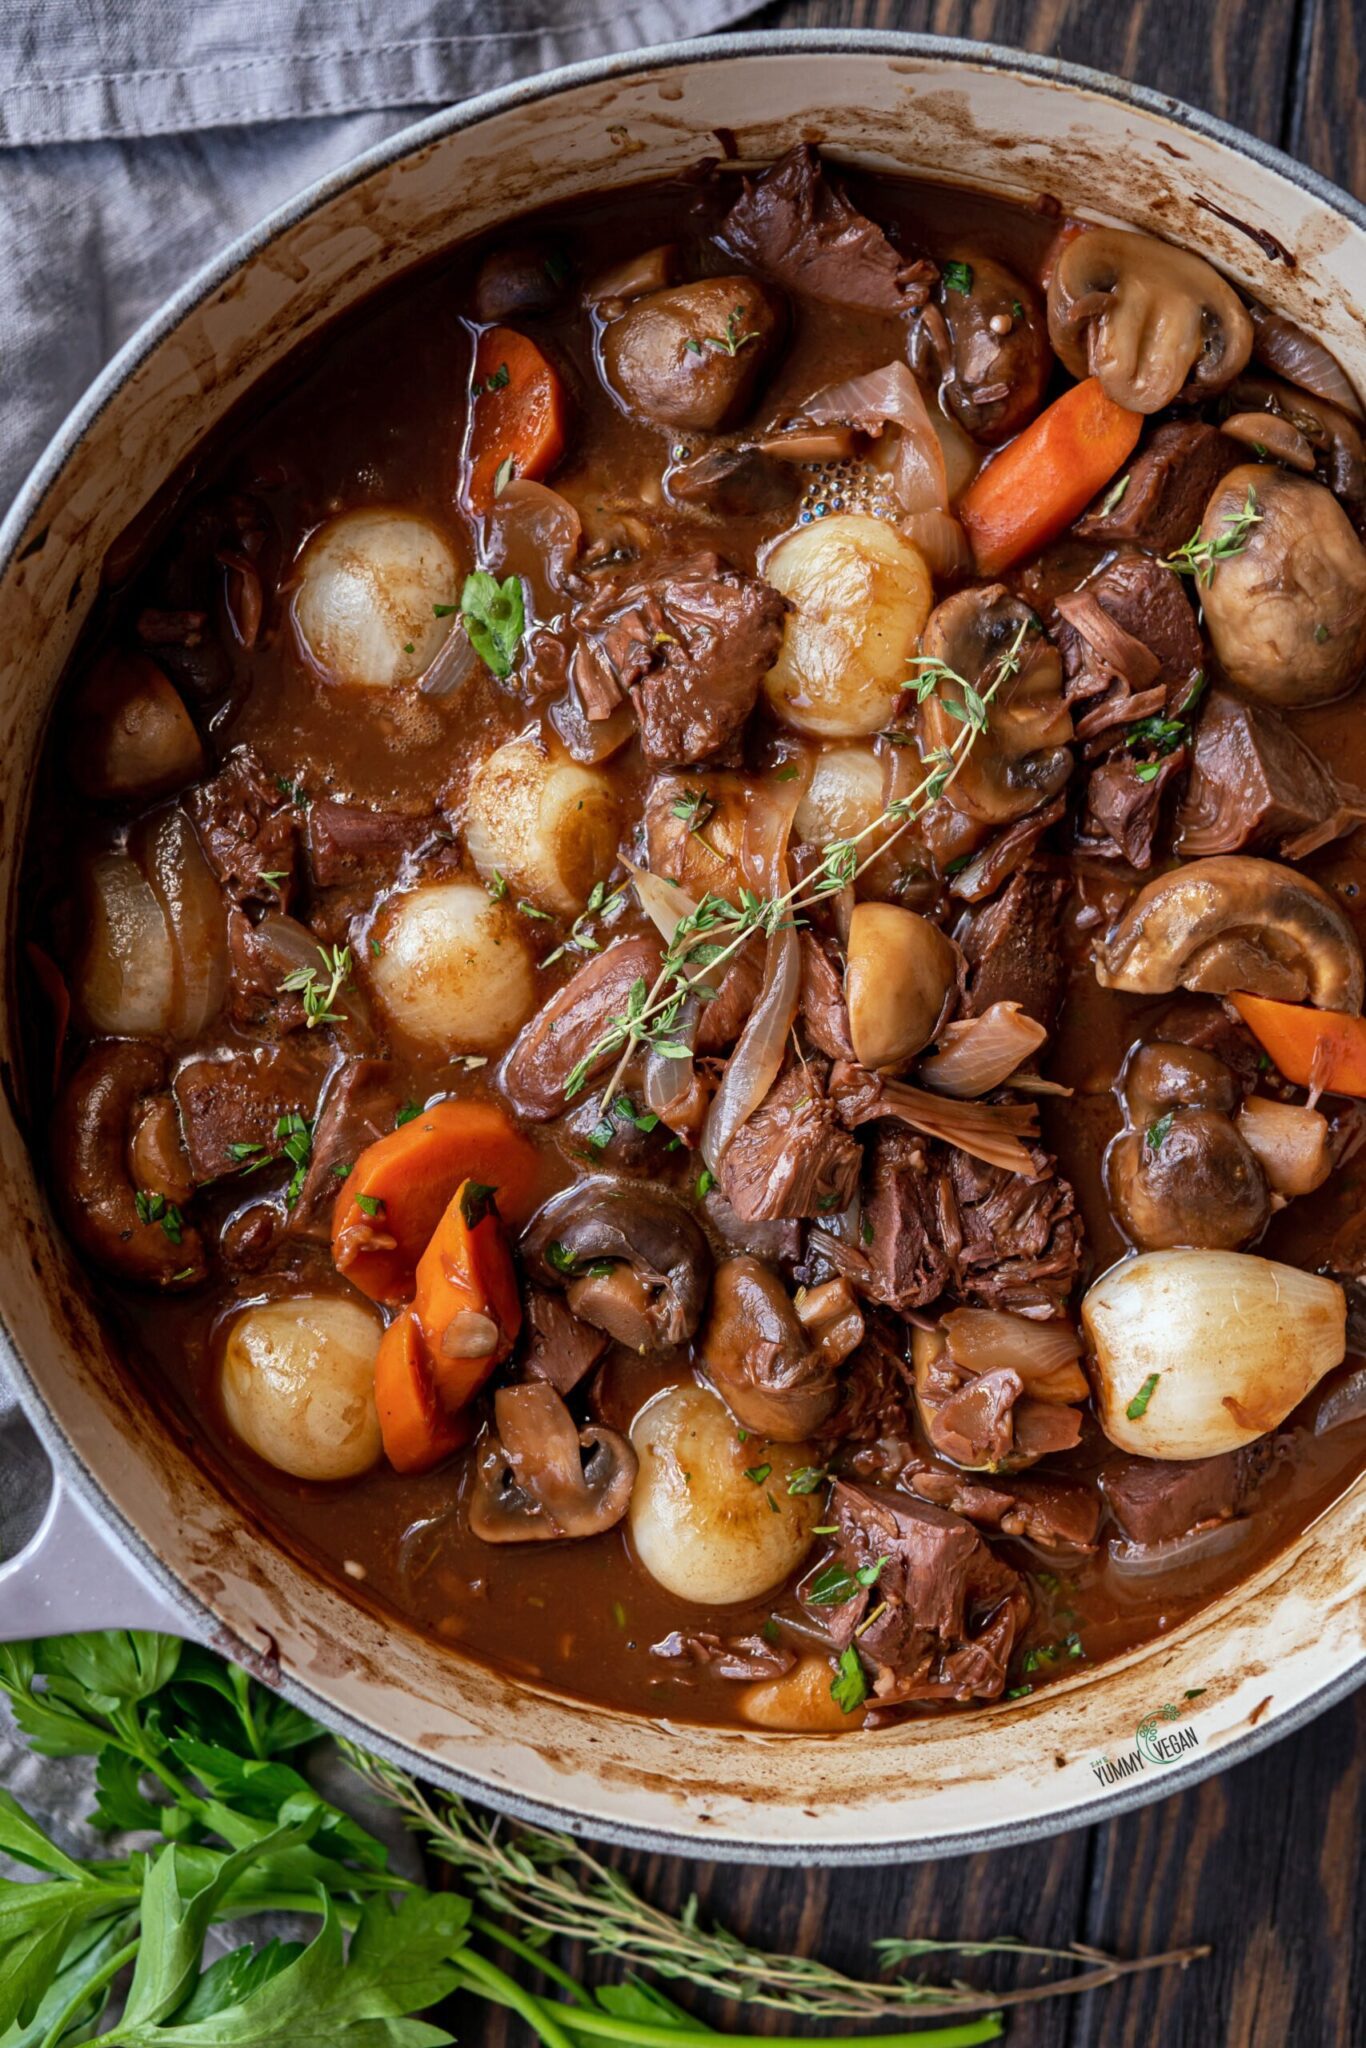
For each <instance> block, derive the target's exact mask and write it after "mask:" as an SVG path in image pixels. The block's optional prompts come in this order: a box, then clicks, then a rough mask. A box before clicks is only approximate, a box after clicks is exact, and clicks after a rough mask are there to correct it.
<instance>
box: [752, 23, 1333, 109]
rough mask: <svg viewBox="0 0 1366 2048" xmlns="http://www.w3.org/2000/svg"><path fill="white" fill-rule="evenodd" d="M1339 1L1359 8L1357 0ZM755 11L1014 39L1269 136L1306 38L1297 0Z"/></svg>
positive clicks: (1017, 45)
mask: <svg viewBox="0 0 1366 2048" xmlns="http://www.w3.org/2000/svg"><path fill="white" fill-rule="evenodd" d="M1337 4H1338V5H1339V6H1340V7H1341V10H1342V11H1343V13H1344V14H1346V13H1350V11H1351V7H1352V0H1337ZM755 21H756V23H758V24H763V25H766V26H769V27H773V28H834V27H841V28H843V27H848V28H884V29H902V30H906V31H911V30H916V31H919V32H921V33H926V34H932V35H941V36H970V37H973V38H975V39H976V40H978V41H981V42H997V43H1004V44H1005V45H1007V47H1008V48H1010V49H1018V50H1033V51H1037V52H1040V53H1042V54H1043V55H1046V56H1052V57H1061V58H1065V59H1066V60H1067V61H1068V62H1070V63H1074V64H1090V65H1092V66H1094V68H1095V69H1096V70H1098V71H1108V72H1112V73H1114V74H1115V75H1116V76H1117V77H1119V78H1124V79H1128V80H1129V81H1130V82H1131V83H1135V84H1141V85H1148V86H1152V87H1153V88H1154V89H1155V90H1156V91H1158V92H1165V93H1171V94H1172V95H1173V96H1174V97H1176V98H1178V99H1184V100H1189V101H1191V102H1192V103H1193V104H1194V105H1196V106H1200V107H1205V108H1207V109H1208V110H1209V112H1211V113H1214V114H1218V115H1220V116H1221V117H1222V118H1223V119H1224V120H1226V121H1232V122H1234V123H1236V125H1237V126H1238V127H1240V128H1248V129H1250V130H1251V131H1252V133H1253V134H1254V135H1259V136H1261V137H1263V139H1264V140H1266V141H1268V142H1278V141H1279V140H1280V139H1281V136H1282V132H1283V128H1284V125H1285V116H1286V81H1287V79H1288V77H1289V75H1290V70H1291V65H1292V59H1293V54H1294V50H1295V42H1296V38H1295V9H1294V6H1293V5H1292V4H1291V0H1264V4H1260V5H1253V6H1249V5H1247V4H1246V0H1134V4H1130V5H1128V6H1118V5H1115V4H1114V0H776V4H773V5H770V6H768V7H766V8H765V9H764V10H763V12H762V13H761V14H759V15H758V16H756V17H755ZM750 25H751V24H749V23H746V26H747V27H748V26H750Z"/></svg>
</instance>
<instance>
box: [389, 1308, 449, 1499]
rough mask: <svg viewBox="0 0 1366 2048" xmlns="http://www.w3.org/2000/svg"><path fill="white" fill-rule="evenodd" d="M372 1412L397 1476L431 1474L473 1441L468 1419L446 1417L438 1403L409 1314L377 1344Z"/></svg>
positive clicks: (392, 1325) (422, 1346)
mask: <svg viewBox="0 0 1366 2048" xmlns="http://www.w3.org/2000/svg"><path fill="white" fill-rule="evenodd" d="M375 1408H376V1410H377V1411H378V1414H379V1433H380V1436H381V1438H382V1439H383V1443H384V1455H385V1456H386V1457H387V1458H388V1460H389V1463H390V1464H391V1465H392V1466H393V1468H394V1470H395V1471H396V1472H430V1471H431V1469H432V1467H433V1465H439V1464H440V1463H441V1461H442V1459H443V1458H449V1457H450V1455H451V1453H452V1452H453V1451H458V1450H459V1449H460V1447H461V1445H462V1444H465V1443H468V1442H469V1439H470V1437H471V1436H472V1435H473V1424H472V1423H471V1422H470V1421H469V1420H468V1418H467V1417H465V1416H463V1415H448V1414H447V1413H446V1412H445V1410H444V1408H443V1407H442V1406H441V1403H440V1401H439V1400H438V1398H437V1392H436V1384H435V1381H434V1379H433V1376H432V1369H431V1365H430V1363H429V1361H428V1358H427V1347H426V1345H425V1344H424V1343H423V1341H422V1332H421V1331H420V1330H419V1328H418V1324H417V1317H416V1316H415V1315H414V1314H413V1312H412V1310H411V1309H410V1308H406V1309H405V1310H404V1311H403V1314H402V1315H401V1316H397V1317H396V1318H395V1319H394V1321H393V1322H392V1323H390V1325H389V1327H388V1329H387V1330H386V1331H385V1333H384V1335H383V1337H382V1338H381V1339H380V1346H379V1352H378V1354H377V1356H376V1358H375Z"/></svg>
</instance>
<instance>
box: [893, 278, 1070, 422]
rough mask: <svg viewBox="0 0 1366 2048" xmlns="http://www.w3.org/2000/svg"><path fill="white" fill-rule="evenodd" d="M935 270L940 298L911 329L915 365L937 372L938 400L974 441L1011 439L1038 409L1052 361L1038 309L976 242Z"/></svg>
mask: <svg viewBox="0 0 1366 2048" xmlns="http://www.w3.org/2000/svg"><path fill="white" fill-rule="evenodd" d="M939 276H940V290H939V293H938V295H937V303H936V304H935V305H932V306H927V307H926V308H925V309H924V310H923V311H922V312H921V314H920V315H919V317H918V319H917V321H916V323H915V326H914V327H913V329H912V334H911V350H912V354H911V363H912V368H914V369H916V370H917V371H921V370H928V371H930V372H932V373H937V375H938V380H939V396H940V400H941V403H942V404H943V405H944V406H945V408H946V409H947V410H948V411H949V412H950V413H951V414H952V415H953V417H954V418H955V419H956V420H957V421H958V422H959V424H960V426H962V427H963V428H965V429H966V431H967V432H968V433H969V434H971V435H972V437H973V439H974V440H975V441H981V442H985V443H986V444H987V445H988V446H989V447H990V446H994V445H995V444H996V443H997V442H998V441H1008V440H1009V439H1010V437H1011V435H1012V434H1018V432H1019V431H1020V428H1021V427H1023V426H1024V425H1025V424H1026V422H1027V421H1029V420H1031V419H1032V418H1033V417H1034V414H1035V413H1036V412H1037V411H1038V409H1039V401H1040V399H1041V398H1042V397H1043V391H1044V386H1045V384H1046V383H1047V382H1048V372H1049V370H1050V368H1051V367H1052V362H1053V356H1052V351H1051V350H1050V348H1049V345H1048V329H1047V326H1046V324H1045V320H1044V315H1043V309H1042V307H1041V306H1040V305H1039V303H1038V301H1037V299H1036V298H1035V296H1034V293H1033V291H1032V290H1031V289H1030V287H1029V286H1028V285H1026V284H1024V283H1022V281H1021V280H1020V279H1019V278H1018V277H1016V276H1015V274H1014V272H1013V271H1009V270H1007V269H1006V268H1005V265H1004V264H1001V263H998V262H996V260H995V258H994V257H991V256H986V255H984V254H983V253H982V251H981V250H979V249H975V248H963V247H955V248H953V249H951V250H950V251H949V253H948V255H947V257H946V258H945V260H944V261H943V262H942V263H941V264H940V266H939Z"/></svg>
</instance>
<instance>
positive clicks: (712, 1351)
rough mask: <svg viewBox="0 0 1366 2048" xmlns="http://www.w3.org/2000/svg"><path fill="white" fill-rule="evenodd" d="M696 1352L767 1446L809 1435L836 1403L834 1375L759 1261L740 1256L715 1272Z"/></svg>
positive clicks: (740, 1419) (789, 1301) (728, 1402)
mask: <svg viewBox="0 0 1366 2048" xmlns="http://www.w3.org/2000/svg"><path fill="white" fill-rule="evenodd" d="M698 1354H699V1357H700V1360H701V1363H702V1366H703V1368H704V1370H705V1372H706V1374H707V1377H708V1379H709V1380H710V1381H711V1382H712V1385H713V1386H714V1387H715V1388H716V1391H717V1392H718V1393H719V1394H720V1396H721V1398H722V1400H723V1401H724V1402H725V1403H726V1406H727V1407H728V1408H729V1409H730V1411H731V1414H732V1415H734V1416H735V1418H736V1420H737V1421H738V1422H739V1423H740V1424H741V1426H742V1427H743V1428H745V1429H748V1430H753V1431H754V1432H755V1433H756V1434H757V1435H759V1436H763V1437H767V1438H768V1439H769V1440H770V1441H771V1442H773V1443H797V1442H799V1441H800V1439H801V1438H802V1437H806V1436H810V1435H811V1433H812V1431H813V1430H817V1429H819V1428H820V1426H821V1424H822V1423H823V1422H824V1421H826V1419H827V1418H828V1416H829V1414H830V1411H831V1410H832V1409H833V1407H834V1405H835V1399H836V1393H837V1386H836V1380H835V1375H834V1373H833V1371H832V1370H831V1368H830V1366H829V1365H828V1364H827V1362H826V1360H825V1359H824V1358H823V1357H822V1356H821V1354H820V1352H819V1351H817V1350H815V1349H813V1348H812V1346H811V1344H810V1343H809V1341H808V1339H807V1335H806V1332H805V1330H803V1328H802V1326H801V1323H800V1322H799V1321H798V1319H797V1311H796V1309H795V1307H794V1306H793V1303H792V1299H791V1297H790V1296H789V1294H788V1292H787V1289H786V1288H785V1287H784V1286H783V1283H782V1281H781V1280H780V1279H779V1277H778V1275H777V1274H776V1273H775V1272H774V1271H773V1269H772V1267H770V1266H766V1265H765V1264H764V1263H763V1261H762V1259H755V1258H751V1257H749V1256H748V1255H742V1256H741V1257H739V1258H734V1259H725V1260H723V1261H722V1263H721V1264H720V1265H719V1266H718V1267H717V1269H716V1275H715V1278H714V1280H713V1283H712V1294H711V1307H710V1309H709V1311H708V1314H707V1320H706V1322H705V1324H704V1325H703V1329H702V1334H701V1337H700V1339H699V1341H698Z"/></svg>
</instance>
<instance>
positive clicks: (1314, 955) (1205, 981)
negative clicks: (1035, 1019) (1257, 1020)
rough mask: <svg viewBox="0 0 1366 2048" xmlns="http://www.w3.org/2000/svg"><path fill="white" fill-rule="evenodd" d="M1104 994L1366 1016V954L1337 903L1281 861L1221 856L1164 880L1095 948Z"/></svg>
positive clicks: (1147, 889)
mask: <svg viewBox="0 0 1366 2048" xmlns="http://www.w3.org/2000/svg"><path fill="white" fill-rule="evenodd" d="M1095 971H1096V980H1097V981H1098V982H1099V983H1100V985H1101V987H1102V988H1117V989H1124V990H1126V991H1127V992H1128V993H1129V994H1131V995H1161V994H1164V993H1165V992H1166V991H1168V990H1170V989H1175V988H1187V989H1192V990H1194V991H1196V992H1198V993H1200V994H1204V995H1217V996H1218V995H1228V994H1230V993H1233V992H1235V991H1236V992H1238V993H1241V994H1245V995H1260V996H1271V997H1273V998H1276V999H1278V1000H1280V1001H1283V1002H1290V1003H1313V1004H1315V1005H1316V1006H1317V1007H1318V1008H1319V1009H1323V1010H1350V1011H1351V1012H1353V1014H1356V1013H1358V1012H1359V1011H1360V1009H1361V1002H1362V992H1363V974H1362V959H1361V948H1360V946H1359V945H1358V943H1357V939H1356V934H1355V932H1354V931H1353V930H1352V926H1351V924H1350V922H1349V921H1348V919H1347V918H1346V916H1345V915H1344V914H1343V912H1342V911H1341V910H1340V909H1339V907H1338V905H1337V904H1336V903H1335V902H1334V901H1333V898H1332V897H1331V896H1330V895H1329V894H1328V892H1327V891H1326V890H1325V889H1321V888H1320V887H1319V885H1318V883H1317V882H1314V881H1311V880H1310V878H1309V876H1308V875H1302V874H1299V873H1297V872H1296V870H1295V869H1294V868H1288V867H1282V866H1281V864H1280V863H1279V862H1278V861H1274V860H1256V859H1253V858H1251V857H1250V856H1248V855H1246V854H1236V853H1231V854H1215V855H1213V856H1212V857H1211V858H1210V859H1209V860H1195V861H1190V862H1188V863H1187V864H1186V866H1185V867H1180V868H1174V869H1173V870H1172V871H1171V873H1170V874H1166V875H1159V876H1157V877H1156V878H1155V879H1154V880H1153V881H1151V882H1149V883H1148V884H1147V885H1146V887H1144V888H1142V889H1140V890H1139V892H1138V895H1137V896H1136V897H1135V898H1134V900H1133V902H1132V903H1131V904H1130V905H1129V907H1128V909H1127V910H1126V911H1125V913H1124V915H1123V916H1122V917H1121V918H1120V920H1119V922H1118V923H1117V924H1116V925H1114V926H1113V927H1112V929H1111V930H1110V931H1109V932H1107V933H1106V935H1105V937H1104V938H1103V939H1101V940H1100V941H1099V943H1098V945H1097V946H1096V949H1095Z"/></svg>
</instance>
